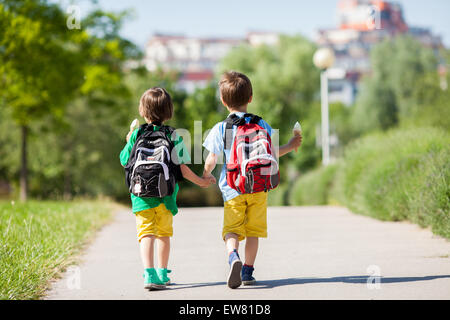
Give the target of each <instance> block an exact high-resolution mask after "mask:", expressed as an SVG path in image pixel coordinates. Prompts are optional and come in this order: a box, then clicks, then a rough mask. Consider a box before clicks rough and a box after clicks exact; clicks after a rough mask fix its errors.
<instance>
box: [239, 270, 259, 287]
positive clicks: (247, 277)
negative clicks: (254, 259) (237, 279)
mask: <svg viewBox="0 0 450 320" xmlns="http://www.w3.org/2000/svg"><path fill="white" fill-rule="evenodd" d="M254 270H255V268H253V267H249V266H245V265H244V266H243V267H242V283H243V284H244V286H251V285H252V284H255V282H256V280H255V278H253V271H254Z"/></svg>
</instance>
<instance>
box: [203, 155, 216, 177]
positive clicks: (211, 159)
mask: <svg viewBox="0 0 450 320" xmlns="http://www.w3.org/2000/svg"><path fill="white" fill-rule="evenodd" d="M216 164H217V155H216V154H214V153H212V152H210V153H209V154H208V157H207V158H206V160H205V170H204V171H203V177H204V178H214V176H213V175H212V174H211V172H212V171H213V170H214V168H215V167H216Z"/></svg>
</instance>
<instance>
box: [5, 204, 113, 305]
mask: <svg viewBox="0 0 450 320" xmlns="http://www.w3.org/2000/svg"><path fill="white" fill-rule="evenodd" d="M113 210H114V205H113V204H112V203H102V202H89V201H76V202H50V201H30V202H27V203H16V204H13V203H11V202H5V201H2V202H0V299H3V300H5V299H8V300H26V299H38V298H41V297H42V296H43V295H44V293H45V290H46V289H47V288H48V285H49V282H50V280H51V279H53V278H55V277H57V276H58V275H59V273H60V272H62V271H64V270H65V268H66V267H67V266H68V265H70V264H72V263H74V262H75V259H76V257H77V255H78V254H79V253H80V251H81V249H82V248H83V245H85V244H86V243H87V241H88V240H89V239H90V238H91V237H92V235H93V234H94V232H95V231H96V230H97V229H98V228H100V227H101V226H103V225H104V224H105V223H107V222H108V221H109V220H110V218H111V216H112V214H111V213H112V211H113Z"/></svg>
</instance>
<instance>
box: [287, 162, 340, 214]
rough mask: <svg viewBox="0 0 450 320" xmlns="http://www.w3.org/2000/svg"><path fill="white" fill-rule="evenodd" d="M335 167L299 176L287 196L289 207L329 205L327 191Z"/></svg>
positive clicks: (329, 187)
mask: <svg viewBox="0 0 450 320" xmlns="http://www.w3.org/2000/svg"><path fill="white" fill-rule="evenodd" d="M337 167H338V166H337V165H330V166H328V167H321V168H319V169H316V170H314V171H310V172H308V173H306V174H305V175H303V176H301V177H300V178H299V179H298V180H297V181H296V182H295V184H294V186H293V188H292V191H291V194H290V196H289V204H291V205H324V204H327V203H329V191H330V189H331V185H332V183H333V180H334V176H335V172H336V169H337Z"/></svg>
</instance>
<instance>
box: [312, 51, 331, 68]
mask: <svg viewBox="0 0 450 320" xmlns="http://www.w3.org/2000/svg"><path fill="white" fill-rule="evenodd" d="M313 61H314V65H315V66H316V67H317V68H319V69H322V70H324V69H328V68H330V67H331V66H333V64H334V61H335V56H334V52H333V50H331V49H330V48H320V49H319V50H317V51H316V53H315V54H314V59H313Z"/></svg>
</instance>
